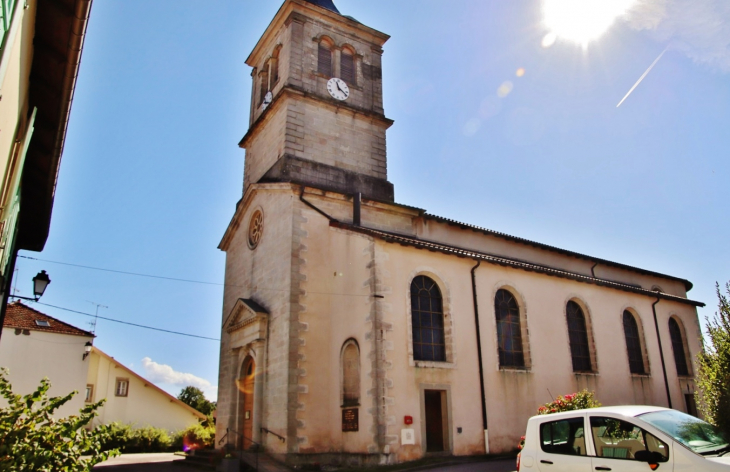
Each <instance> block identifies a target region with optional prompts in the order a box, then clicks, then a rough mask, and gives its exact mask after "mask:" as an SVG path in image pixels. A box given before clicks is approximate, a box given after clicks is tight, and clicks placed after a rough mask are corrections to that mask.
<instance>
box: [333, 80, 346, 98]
mask: <svg viewBox="0 0 730 472" xmlns="http://www.w3.org/2000/svg"><path fill="white" fill-rule="evenodd" d="M335 84H336V85H337V90H339V91H340V92H342V93H345V91H344V90H342V88H340V83H339V82H335ZM345 95H347V94H345Z"/></svg>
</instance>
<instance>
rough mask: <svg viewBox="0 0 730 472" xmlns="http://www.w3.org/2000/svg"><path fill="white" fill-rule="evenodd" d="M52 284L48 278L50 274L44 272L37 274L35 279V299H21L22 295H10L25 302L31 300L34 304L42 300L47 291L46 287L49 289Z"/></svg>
mask: <svg viewBox="0 0 730 472" xmlns="http://www.w3.org/2000/svg"><path fill="white" fill-rule="evenodd" d="M50 283H51V279H50V278H49V277H48V274H47V273H46V271H45V270H42V271H40V272H38V273H37V274H36V276H35V277H33V295H35V297H34V298H30V297H21V296H20V295H10V296H11V297H12V298H20V299H23V300H31V301H34V302H37V301H38V300H40V298H41V297H42V296H43V293H44V292H45V291H46V287H48V284H50Z"/></svg>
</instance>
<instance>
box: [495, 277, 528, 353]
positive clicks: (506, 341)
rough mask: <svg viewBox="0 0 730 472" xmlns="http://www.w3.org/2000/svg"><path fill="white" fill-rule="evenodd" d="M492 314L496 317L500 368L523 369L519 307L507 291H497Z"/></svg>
mask: <svg viewBox="0 0 730 472" xmlns="http://www.w3.org/2000/svg"><path fill="white" fill-rule="evenodd" d="M494 313H495V316H496V317H497V343H498V346H499V365H500V367H524V366H525V356H524V354H523V352H522V330H521V327H520V307H519V306H518V305H517V300H515V297H514V295H512V293H511V292H509V291H508V290H504V289H500V290H497V295H496V296H495V297H494Z"/></svg>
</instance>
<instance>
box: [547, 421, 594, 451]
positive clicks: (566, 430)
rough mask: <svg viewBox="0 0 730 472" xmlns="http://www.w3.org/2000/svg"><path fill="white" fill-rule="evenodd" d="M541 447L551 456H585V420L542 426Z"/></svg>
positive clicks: (551, 422) (553, 422) (556, 422)
mask: <svg viewBox="0 0 730 472" xmlns="http://www.w3.org/2000/svg"><path fill="white" fill-rule="evenodd" d="M540 447H541V448H542V450H543V451H545V452H547V453H550V454H566V455H571V456H585V455H586V442H585V438H584V434H583V418H567V419H561V420H557V421H550V422H547V423H542V424H541V425H540Z"/></svg>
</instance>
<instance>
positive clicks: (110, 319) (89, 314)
mask: <svg viewBox="0 0 730 472" xmlns="http://www.w3.org/2000/svg"><path fill="white" fill-rule="evenodd" d="M35 303H37V304H39V305H43V306H49V307H51V308H57V309H59V310H63V311H69V312H71V313H77V314H79V315H84V316H90V317H92V318H99V319H102V320H106V321H112V322H114V323H121V324H125V325H130V326H136V327H137V328H144V329H151V330H153V331H162V332H163V333H170V334H178V335H180V336H189V337H191V338H200V339H208V340H210V341H220V339H217V338H209V337H206V336H199V335H197V334H189V333H181V332H179V331H171V330H169V329H162V328H155V327H153V326H145V325H141V324H137V323H130V322H129V321H122V320H115V319H114V318H107V317H104V316H96V315H93V314H91V313H84V312H83V311H77V310H72V309H70V308H64V307H62V306H56V305H50V304H48V303H41V302H35Z"/></svg>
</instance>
